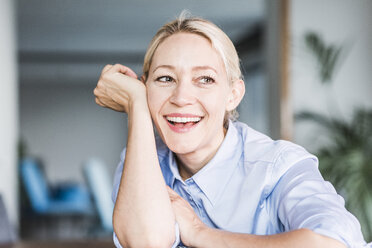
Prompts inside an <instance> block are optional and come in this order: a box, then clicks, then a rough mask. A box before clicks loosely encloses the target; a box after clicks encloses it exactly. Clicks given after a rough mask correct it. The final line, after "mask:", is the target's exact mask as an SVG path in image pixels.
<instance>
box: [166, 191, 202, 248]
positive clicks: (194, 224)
mask: <svg viewBox="0 0 372 248" xmlns="http://www.w3.org/2000/svg"><path fill="white" fill-rule="evenodd" d="M167 189H168V194H169V198H170V200H171V203H172V207H173V211H174V214H175V215H176V221H177V223H178V226H179V228H180V235H181V240H182V243H183V244H184V245H186V246H193V243H192V242H193V241H194V240H195V239H196V236H197V235H198V234H200V233H201V232H202V231H203V230H205V229H207V228H208V227H207V226H206V225H205V224H204V223H203V222H202V221H201V220H200V219H199V217H198V216H197V215H196V214H195V212H194V209H193V208H192V207H191V206H190V204H189V203H188V202H187V201H186V200H185V199H183V198H182V197H181V196H179V195H178V194H177V193H176V192H175V191H174V190H172V189H171V188H169V187H168V186H167Z"/></svg>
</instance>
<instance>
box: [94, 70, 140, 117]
mask: <svg viewBox="0 0 372 248" xmlns="http://www.w3.org/2000/svg"><path fill="white" fill-rule="evenodd" d="M94 95H95V96H96V103H97V104H98V105H100V106H102V107H106V108H110V109H113V110H115V111H119V112H126V113H127V114H129V112H130V111H131V109H132V107H133V105H134V104H135V103H141V104H143V106H147V100H146V87H145V85H144V83H142V82H141V81H139V80H138V79H137V75H136V73H134V72H133V71H132V70H131V69H130V68H128V67H126V66H123V65H120V64H116V65H106V66H105V67H104V68H103V70H102V73H101V76H100V78H99V80H98V83H97V87H96V88H95V89H94Z"/></svg>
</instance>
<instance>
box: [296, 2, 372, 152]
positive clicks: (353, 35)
mask: <svg viewBox="0 0 372 248" xmlns="http://www.w3.org/2000/svg"><path fill="white" fill-rule="evenodd" d="M290 23H291V37H292V41H291V43H292V44H291V45H292V55H291V73H290V75H291V77H290V78H291V86H292V91H291V95H292V99H291V101H292V103H293V109H294V111H295V113H298V112H299V111H302V110H312V111H316V112H319V113H325V114H330V115H333V116H338V117H342V118H346V119H348V118H350V117H351V114H352V112H353V110H354V108H355V107H358V106H365V107H369V108H371V107H372V28H371V26H372V1H370V0H358V1H355V0H342V1H340V0H312V1H308V0H294V1H291V16H290ZM308 31H315V32H317V33H319V34H320V35H322V37H323V38H324V40H325V41H326V42H327V43H336V44H345V45H346V46H348V48H347V49H349V51H348V53H347V57H346V58H345V60H344V61H343V63H342V64H341V67H340V68H339V69H338V71H336V73H335V75H334V80H333V83H332V85H330V86H329V87H324V86H322V85H321V84H320V82H319V79H318V78H317V74H316V73H317V71H316V67H315V62H314V61H313V60H312V57H311V55H310V53H309V52H307V50H306V48H305V45H304V40H303V38H304V34H305V33H306V32H308ZM327 99H328V100H327ZM294 140H295V142H297V143H300V144H302V145H304V146H305V147H306V148H309V149H310V150H314V149H316V147H318V146H319V142H320V140H321V135H319V134H318V133H317V129H316V128H314V127H313V126H311V125H310V124H308V123H303V122H296V123H295V133H294Z"/></svg>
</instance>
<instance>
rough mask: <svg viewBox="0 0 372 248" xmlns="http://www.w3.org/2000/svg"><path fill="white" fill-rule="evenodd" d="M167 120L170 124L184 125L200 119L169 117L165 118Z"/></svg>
mask: <svg viewBox="0 0 372 248" xmlns="http://www.w3.org/2000/svg"><path fill="white" fill-rule="evenodd" d="M167 120H168V121H171V122H179V123H186V122H197V121H200V120H201V117H170V116H167Z"/></svg>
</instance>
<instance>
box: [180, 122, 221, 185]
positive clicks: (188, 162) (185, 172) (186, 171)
mask: <svg viewBox="0 0 372 248" xmlns="http://www.w3.org/2000/svg"><path fill="white" fill-rule="evenodd" d="M225 135H226V129H225V128H224V129H223V132H222V133H221V135H218V137H216V140H217V142H213V144H211V145H210V146H207V147H205V148H204V149H201V150H196V151H193V152H190V153H187V154H176V161H177V165H178V171H179V173H180V176H181V178H182V179H183V180H186V179H188V178H190V177H192V176H193V175H195V174H196V173H197V172H198V171H200V170H201V169H202V168H203V167H204V166H205V165H206V164H207V163H208V162H209V161H210V160H211V159H212V158H213V157H214V155H216V153H217V151H218V149H219V148H220V146H221V144H222V142H223V139H224V137H225Z"/></svg>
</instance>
